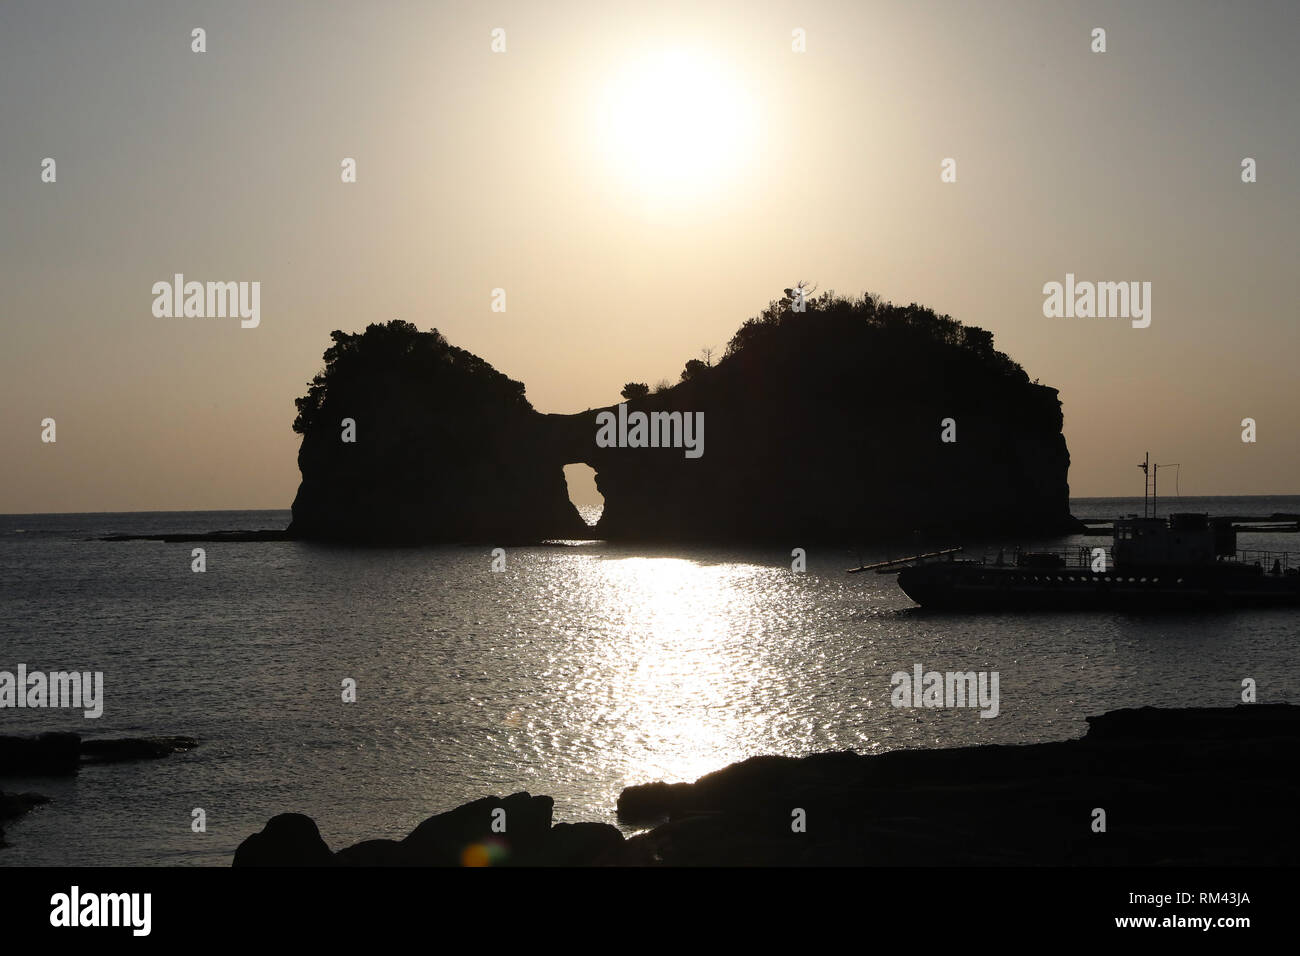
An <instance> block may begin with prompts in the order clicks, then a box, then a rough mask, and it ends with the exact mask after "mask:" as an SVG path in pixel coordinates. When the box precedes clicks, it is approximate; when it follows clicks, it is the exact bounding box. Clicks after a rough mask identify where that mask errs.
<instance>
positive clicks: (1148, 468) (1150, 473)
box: [1138, 452, 1182, 518]
mask: <svg viewBox="0 0 1300 956" xmlns="http://www.w3.org/2000/svg"><path fill="white" fill-rule="evenodd" d="M1138 467H1139V468H1141V469H1142V517H1144V518H1147V517H1150V518H1154V517H1155V516H1156V509H1157V507H1158V504H1157V500H1158V496H1157V493H1156V490H1157V479H1158V478H1159V477H1160V469H1161V468H1177V469H1179V470H1178V471H1176V472H1174V480H1175V482H1176V481H1177V479H1178V476H1180V475H1181V474H1182V463H1181V462H1177V461H1170V462H1166V463H1165V464H1163V465H1153V464H1151V452H1147V456H1146V460H1145V461H1143V462H1142V463H1141V464H1140V465H1138ZM1174 487H1175V488H1177V487H1178V486H1177V484H1175V485H1174ZM1148 500H1149V501H1150V502H1151V504H1150V508H1149V511H1150V513H1149V514H1148V506H1147V501H1148Z"/></svg>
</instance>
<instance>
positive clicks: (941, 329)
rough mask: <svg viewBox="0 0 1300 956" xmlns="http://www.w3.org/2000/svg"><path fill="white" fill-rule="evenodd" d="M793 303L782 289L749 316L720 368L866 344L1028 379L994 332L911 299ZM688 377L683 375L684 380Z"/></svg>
mask: <svg viewBox="0 0 1300 956" xmlns="http://www.w3.org/2000/svg"><path fill="white" fill-rule="evenodd" d="M795 302H796V298H795V296H794V290H786V295H784V296H783V297H782V298H781V299H778V300H773V301H772V302H770V303H768V306H767V308H765V309H764V310H763V311H762V312H761V313H760V314H759V315H758V316H756V317H754V318H751V319H748V320H747V321H746V322H745V323H744V324H743V325H742V326H741V327H740V329H739V330H738V331H737V332H736V334H735V335H734V336H732V338H731V341H730V342H729V343H728V344H727V349H726V352H725V354H724V355H723V357H722V361H721V362H719V363H718V364H719V366H722V365H723V364H725V363H728V362H734V361H735V360H736V359H737V358H739V357H740V356H742V355H744V356H747V357H749V358H760V357H762V356H765V355H767V354H769V353H775V352H778V351H786V350H789V349H791V348H798V347H805V346H806V347H808V348H812V349H815V350H816V351H818V353H819V354H820V355H821V356H822V357H823V358H824V359H825V360H827V361H830V362H832V363H835V362H838V361H847V360H851V359H852V358H853V357H854V356H855V355H857V354H859V353H860V352H861V350H862V349H864V348H868V349H872V350H875V349H880V350H888V351H889V352H891V353H894V354H896V355H897V356H898V357H902V356H903V355H905V354H925V356H926V357H928V358H942V355H941V353H944V352H948V353H953V354H952V356H951V358H952V359H961V360H965V361H967V362H969V363H972V364H973V365H975V366H979V367H982V368H983V369H984V370H985V371H991V372H994V373H996V374H998V375H1002V376H1006V377H1008V378H1012V379H1015V380H1016V381H1023V382H1028V381H1029V378H1028V376H1027V375H1026V374H1025V371H1024V369H1022V368H1021V367H1020V365H1018V364H1017V363H1016V362H1014V361H1012V360H1011V359H1010V358H1009V357H1008V356H1007V355H1005V354H1004V353H1002V352H999V351H997V350H996V349H994V347H993V333H992V332H989V331H988V330H987V329H981V328H978V327H977V326H967V325H962V324H961V323H960V322H958V321H956V320H955V319H953V318H952V317H951V316H947V315H938V314H936V313H935V311H934V310H933V309H929V308H926V307H924V306H921V305H917V304H916V303H915V302H913V303H910V304H909V305H894V304H893V303H892V302H886V301H884V300H882V299H881V298H880V297H879V296H876V295H872V294H870V293H867V294H864V295H862V296H860V297H858V298H848V297H845V296H837V295H835V293H834V292H832V291H826V292H823V293H821V294H820V295H818V296H816V297H814V298H807V299H805V302H804V310H803V311H797V310H796V309H795V308H794V306H795ZM837 356H839V357H841V358H837ZM688 377H689V376H686V375H683V379H686V378H688Z"/></svg>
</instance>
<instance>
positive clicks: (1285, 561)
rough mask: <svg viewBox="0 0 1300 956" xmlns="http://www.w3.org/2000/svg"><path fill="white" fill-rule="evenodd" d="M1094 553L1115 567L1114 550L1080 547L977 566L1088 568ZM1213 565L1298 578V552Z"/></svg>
mask: <svg viewBox="0 0 1300 956" xmlns="http://www.w3.org/2000/svg"><path fill="white" fill-rule="evenodd" d="M1096 551H1102V552H1104V553H1105V556H1106V564H1105V567H1106V568H1113V567H1114V566H1115V560H1114V551H1113V549H1111V548H1089V547H1083V546H1081V547H1077V548H1065V549H1057V550H1032V551H1031V550H1027V549H1024V548H1006V549H1002V550H1000V551H998V552H996V553H994V552H992V551H986V552H985V553H984V555H983V557H981V558H980V563H981V564H987V565H991V566H993V567H1005V568H1091V567H1092V565H1093V561H1094V560H1095V558H1096V555H1095V553H1094V552H1096ZM1215 563H1217V564H1232V565H1240V566H1251V565H1253V566H1256V567H1259V568H1261V569H1263V571H1264V573H1265V574H1300V552H1295V551H1260V550H1242V551H1237V552H1236V554H1235V555H1233V556H1232V557H1226V556H1225V557H1221V558H1219V559H1218V561H1217V562H1215Z"/></svg>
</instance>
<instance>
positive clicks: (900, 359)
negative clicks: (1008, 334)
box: [291, 296, 1076, 543]
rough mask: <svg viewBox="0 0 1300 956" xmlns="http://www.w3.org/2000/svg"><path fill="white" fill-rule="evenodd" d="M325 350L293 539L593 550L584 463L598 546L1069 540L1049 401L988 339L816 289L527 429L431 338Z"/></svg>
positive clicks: (523, 410)
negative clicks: (351, 437)
mask: <svg viewBox="0 0 1300 956" xmlns="http://www.w3.org/2000/svg"><path fill="white" fill-rule="evenodd" d="M398 326H400V328H398ZM428 336H433V337H434V338H426V337H428ZM413 337H414V338H413ZM335 339H336V343H337V344H336V346H335V348H334V349H331V350H330V352H327V353H326V360H327V362H328V363H329V365H328V366H327V369H326V372H325V373H323V374H322V376H318V379H317V382H316V383H315V384H313V387H312V394H311V395H309V396H308V397H307V398H306V399H300V400H299V407H300V415H299V421H298V422H297V423H295V427H296V428H298V430H300V431H302V432H303V435H304V440H303V446H302V451H301V453H300V454H299V466H300V467H301V469H302V473H303V483H302V487H301V488H300V490H299V493H298V497H297V499H296V500H295V502H294V521H293V526H292V528H291V531H293V532H294V533H295V534H298V535H301V536H307V537H332V538H340V539H347V540H370V541H380V542H384V541H397V540H449V541H451V540H456V541H468V540H496V541H503V542H504V541H516V540H521V539H538V538H548V537H550V538H559V537H563V538H573V537H584V536H590V534H591V532H590V531H589V530H588V529H586V527H585V525H583V524H582V522H581V520H580V519H579V518H578V516H577V513H576V511H575V509H574V508H573V507H572V505H571V504H570V503H569V501H568V498H567V489H566V486H565V482H564V478H563V472H562V468H563V465H565V464H567V463H571V462H582V463H586V464H588V465H590V466H591V467H593V468H594V469H595V470H596V472H597V477H596V481H597V487H598V488H599V490H600V492H601V494H602V495H604V497H605V511H604V514H603V515H602V517H601V520H600V523H599V525H598V526H597V529H596V534H597V535H598V536H600V537H605V538H611V539H624V540H666V541H670V540H701V541H702V540H710V541H741V540H774V541H775V540H780V541H786V542H790V541H795V542H800V543H802V542H812V541H851V540H856V541H862V540H870V539H872V538H879V537H881V536H885V535H892V534H898V533H904V532H910V531H924V532H932V533H949V534H952V533H969V534H975V533H1024V534H1053V533H1064V532H1067V531H1070V530H1074V529H1075V527H1076V526H1075V524H1074V522H1073V519H1071V518H1070V515H1069V486H1068V484H1067V481H1066V475H1067V471H1068V468H1069V453H1068V451H1067V449H1066V445H1065V439H1064V437H1063V435H1062V434H1061V425H1062V416H1061V403H1060V401H1059V400H1058V398H1057V392H1056V390H1055V389H1052V388H1048V387H1046V386H1043V385H1039V384H1037V383H1031V382H1030V381H1029V380H1028V377H1027V376H1026V375H1025V373H1024V371H1023V370H1022V369H1021V368H1020V367H1019V366H1018V365H1016V364H1015V363H1014V362H1012V361H1011V360H1010V359H1009V358H1007V356H1005V355H1003V354H1002V353H1000V352H996V351H994V350H993V347H992V336H991V335H990V334H989V333H988V332H985V331H984V330H981V329H975V328H968V327H964V326H961V325H960V324H958V323H956V322H954V321H952V320H951V319H949V318H947V317H945V316H936V315H935V314H934V313H933V312H931V311H929V310H926V309H922V308H920V307H918V306H914V305H913V306H907V307H898V306H892V305H887V304H883V303H881V302H879V301H878V300H875V299H873V298H871V297H866V298H864V299H858V300H845V299H835V298H832V297H829V296H823V297H822V298H820V299H817V300H814V301H812V302H809V303H808V305H807V310H806V311H804V312H797V311H795V310H794V309H793V308H792V303H791V301H790V300H789V299H788V298H787V299H783V300H781V301H779V302H774V303H772V304H771V305H770V306H769V307H768V309H767V310H766V311H765V312H764V313H763V314H762V315H761V316H760V317H758V318H757V319H753V320H751V321H750V322H748V323H746V324H745V326H744V327H742V328H741V330H740V331H739V332H738V333H737V334H736V337H735V338H734V339H733V340H732V342H731V344H730V346H729V347H728V349H727V353H726V355H725V356H724V357H723V359H722V360H721V361H720V362H718V364H716V365H714V366H707V365H705V364H703V363H700V362H691V363H688V365H687V369H686V371H685V372H684V373H683V380H682V381H681V382H680V383H679V384H678V385H676V386H674V387H672V388H669V389H666V390H663V391H659V392H656V393H654V394H648V395H644V396H639V397H634V398H633V399H632V400H630V401H628V402H627V403H625V405H626V407H625V408H623V409H620V408H619V406H618V405H611V406H608V407H607V408H604V409H596V410H591V411H587V412H582V413H579V414H576V415H538V414H537V413H536V412H534V411H533V410H532V408H531V406H529V405H528V403H527V401H526V400H525V399H524V397H523V386H522V385H520V384H519V383H518V382H512V381H511V380H509V379H507V378H506V377H505V376H502V375H500V373H498V372H496V371H494V370H493V369H491V367H490V366H488V365H487V364H486V363H484V362H483V361H482V360H481V359H478V358H476V357H474V356H472V355H469V353H466V352H463V351H461V350H459V349H454V348H452V347H450V346H448V345H447V344H446V342H445V340H443V339H442V338H441V336H438V335H437V333H436V332H435V333H419V332H416V331H415V330H414V328H413V327H410V326H406V324H405V323H392V324H390V325H389V326H387V327H381V326H371V327H370V329H368V330H367V331H366V333H365V335H364V336H345V335H343V334H342V333H337V332H336V333H335ZM412 343H414V344H412ZM331 353H333V354H331ZM426 353H427V354H426ZM345 416H346V417H352V418H354V419H355V420H356V423H357V441H356V442H355V443H352V444H347V443H344V442H342V441H341V437H340V435H341V432H340V429H341V425H340V421H341V419H342V418H343V417H345ZM643 416H644V421H642V417H643ZM652 444H653V445H658V446H661V447H650V446H651V445H652ZM663 446H667V447H663Z"/></svg>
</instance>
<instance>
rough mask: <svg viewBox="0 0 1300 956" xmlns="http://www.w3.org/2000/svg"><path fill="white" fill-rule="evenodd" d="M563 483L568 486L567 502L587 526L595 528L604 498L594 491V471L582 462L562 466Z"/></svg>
mask: <svg viewBox="0 0 1300 956" xmlns="http://www.w3.org/2000/svg"><path fill="white" fill-rule="evenodd" d="M564 482H565V484H566V485H568V486H569V500H570V501H572V502H573V506H574V507H575V508H577V509H578V514H580V515H581V516H582V520H583V521H585V522H587V524H588V525H590V526H592V527H595V525H596V522H597V521H599V520H600V516H601V513H602V512H603V511H604V510H605V498H604V496H603V495H602V494H601V493H600V492H599V491H598V490H596V469H595V468H592V467H591V466H590V465H588V464H584V463H583V462H572V463H570V464H568V465H565V466H564Z"/></svg>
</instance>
